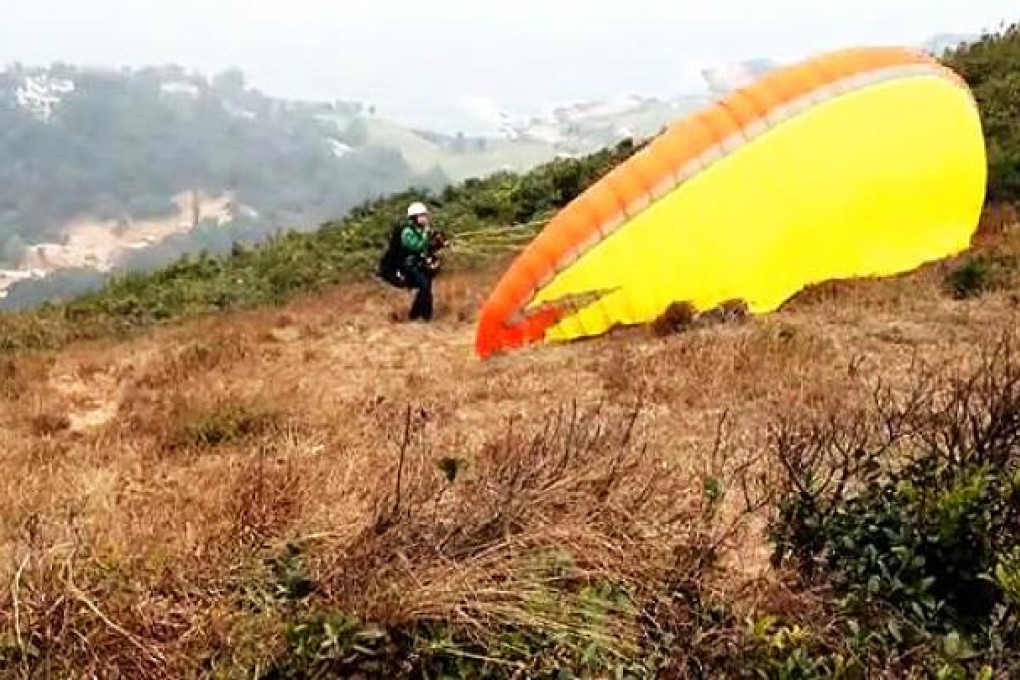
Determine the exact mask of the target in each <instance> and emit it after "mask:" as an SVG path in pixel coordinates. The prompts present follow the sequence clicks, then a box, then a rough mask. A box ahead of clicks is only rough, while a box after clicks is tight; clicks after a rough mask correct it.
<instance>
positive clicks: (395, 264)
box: [376, 222, 408, 288]
mask: <svg viewBox="0 0 1020 680" xmlns="http://www.w3.org/2000/svg"><path fill="white" fill-rule="evenodd" d="M403 231H404V223H403V222H398V223H397V224H396V225H395V226H394V227H393V229H392V230H391V231H390V239H389V242H388V243H387V244H386V250H385V251H384V252H383V254H382V257H381V258H379V266H378V268H377V270H376V273H377V274H378V275H379V278H381V279H382V280H383V281H386V282H387V283H389V284H390V285H393V286H396V287H397V288H406V287H407V285H408V283H407V279H406V277H405V276H404V272H403V264H404V261H405V259H406V258H407V255H408V252H407V249H406V248H404V243H403V240H402V239H401V234H402V233H403Z"/></svg>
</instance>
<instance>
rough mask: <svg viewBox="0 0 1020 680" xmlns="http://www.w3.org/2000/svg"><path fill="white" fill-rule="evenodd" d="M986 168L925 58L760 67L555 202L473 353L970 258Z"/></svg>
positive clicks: (963, 95)
mask: <svg viewBox="0 0 1020 680" xmlns="http://www.w3.org/2000/svg"><path fill="white" fill-rule="evenodd" d="M985 168H986V164H985V149H984V140H983V136H982V131H981V124H980V119H979V116H978V112H977V109H976V106H975V105H974V102H973V99H972V97H971V95H970V92H969V91H968V89H967V87H966V85H965V84H964V83H963V82H962V81H961V80H960V79H959V78H957V77H956V76H955V74H953V73H952V72H950V71H948V70H947V69H945V68H944V67H942V66H941V65H940V64H938V63H937V62H935V61H934V60H932V59H930V58H929V57H927V55H923V54H919V53H914V52H909V51H903V50H892V49H868V50H850V51H844V52H840V53H836V54H832V55H828V56H825V57H821V58H819V59H815V60H813V61H810V62H807V63H805V64H801V65H799V66H795V67H791V68H788V69H783V70H780V71H776V72H773V73H770V74H769V75H767V76H765V77H764V78H762V79H761V80H760V81H759V82H757V83H755V84H754V85H752V86H750V87H749V88H746V89H744V90H740V91H738V92H735V93H733V94H732V95H730V96H729V97H727V98H726V99H724V100H722V101H720V102H719V103H717V104H716V105H714V106H713V107H711V108H709V109H706V110H705V111H702V112H700V113H698V114H696V115H694V116H691V117H689V118H687V119H685V120H683V121H681V122H679V123H678V124H676V125H675V126H673V127H672V128H671V129H669V130H668V131H667V132H666V133H665V134H664V135H662V136H660V137H659V138H658V139H656V140H655V141H653V142H652V143H651V144H650V145H649V146H648V147H646V148H645V149H644V150H642V151H641V152H640V153H638V154H637V155H635V156H634V157H632V158H631V159H630V160H628V161H627V162H626V163H623V164H621V165H620V166H619V167H617V168H616V169H615V170H614V171H613V172H611V173H609V174H608V175H607V176H606V177H604V178H603V179H602V180H600V181H599V182H598V183H596V184H595V185H594V186H592V187H591V188H590V189H589V190H588V191H586V192H585V193H584V194H582V195H581V196H579V197H578V198H577V199H576V200H575V201H573V202H572V203H571V204H570V205H568V206H567V207H566V208H564V210H563V211H561V212H560V213H559V214H558V215H557V216H556V217H555V218H554V219H553V221H552V222H550V224H549V225H547V227H546V228H545V230H543V232H542V233H541V234H539V236H538V237H537V238H536V239H535V240H534V241H533V242H532V243H531V244H530V245H529V248H528V249H527V250H526V251H525V252H524V253H522V254H521V256H520V257H519V258H518V259H517V260H516V261H515V262H514V263H513V265H512V266H511V267H510V269H509V270H508V272H507V273H506V274H505V275H504V277H503V279H502V280H501V281H500V282H499V284H498V285H497V287H496V289H495V290H494V291H493V293H492V295H491V296H490V297H489V299H488V300H487V301H486V304H485V305H484V306H483V309H482V314H481V319H480V321H479V327H478V335H477V338H476V349H477V351H478V353H479V354H480V355H482V356H487V355H489V354H491V353H493V352H496V351H500V350H502V349H505V348H509V347H516V346H520V345H522V344H524V343H526V342H532V341H536V340H541V339H548V340H569V339H573V338H578V337H583V336H590V335H597V334H600V333H604V332H605V331H606V330H608V329H609V328H611V327H613V326H616V325H626V324H638V323H646V322H649V321H651V320H653V319H655V318H656V317H657V316H658V315H660V314H661V313H662V312H663V310H664V309H665V308H666V307H668V306H669V305H670V304H671V303H672V302H675V301H687V302H690V303H692V304H693V305H694V306H695V307H696V308H697V309H707V308H711V307H714V306H716V305H718V304H720V303H722V302H724V301H727V300H732V299H741V300H744V301H745V302H746V303H747V304H748V307H749V309H750V310H751V311H752V312H756V313H762V312H768V311H771V310H774V309H776V308H777V307H778V306H779V305H781V304H782V303H783V302H784V301H785V300H787V299H788V298H789V297H790V296H791V295H793V294H795V293H796V292H797V291H798V290H800V289H802V288H803V287H804V286H806V285H809V284H812V283H816V282H819V281H824V280H828V279H833V278H848V277H859V276H881V275H888V274H894V273H899V272H903V271H906V270H909V269H912V268H915V267H917V266H919V265H920V264H923V263H924V262H927V261H931V260H933V259H937V258H940V257H944V256H946V255H949V254H953V253H956V252H959V251H960V250H963V249H965V248H966V247H967V246H968V244H969V242H970V238H971V236H972V234H973V232H974V230H975V228H976V226H977V222H978V219H979V216H980V211H981V206H982V203H983V201H984V192H985V182H986V169H985ZM579 299H581V300H585V302H584V303H578V300H579Z"/></svg>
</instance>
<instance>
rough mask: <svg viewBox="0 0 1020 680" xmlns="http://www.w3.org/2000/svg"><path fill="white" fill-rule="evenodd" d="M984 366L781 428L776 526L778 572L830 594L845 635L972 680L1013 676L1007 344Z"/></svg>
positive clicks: (1015, 540) (1016, 505)
mask: <svg viewBox="0 0 1020 680" xmlns="http://www.w3.org/2000/svg"><path fill="white" fill-rule="evenodd" d="M982 359H983V360H982V361H981V363H980V365H979V366H978V368H977V369H975V370H974V371H973V372H971V373H966V374H958V375H951V376H948V377H941V376H939V374H937V373H936V372H935V371H932V370H927V369H924V370H921V371H920V372H919V374H918V377H917V378H916V382H915V384H914V385H913V386H912V389H911V390H910V391H909V393H907V394H906V395H905V396H904V395H900V396H897V395H895V393H894V392H892V391H891V390H886V389H881V388H880V389H877V390H876V391H875V392H874V400H873V401H872V403H871V404H870V407H869V408H867V409H861V411H859V412H855V413H848V414H828V415H827V416H825V417H822V418H819V419H817V420H815V421H809V422H800V423H798V422H796V421H795V420H793V419H792V418H791V419H787V420H784V421H783V425H782V426H781V427H779V428H778V429H777V433H776V435H775V439H774V441H773V444H774V446H773V452H774V454H775V456H776V459H777V461H778V462H779V463H780V466H779V467H780V469H781V470H782V475H781V477H780V480H779V499H778V503H777V512H776V515H775V517H774V518H773V521H772V523H771V525H770V536H771V539H772V541H773V543H774V546H775V553H774V561H775V563H776V564H777V565H781V564H783V563H785V562H789V563H791V564H792V566H794V567H795V569H796V570H797V573H798V574H799V578H801V579H803V581H804V582H805V583H806V584H817V583H819V582H822V583H824V584H826V586H827V587H829V588H832V589H834V591H835V592H836V593H837V594H838V595H839V597H840V599H839V600H838V604H839V608H840V609H841V611H843V612H844V613H845V614H846V615H847V616H848V617H849V619H847V625H848V627H849V629H850V630H853V629H854V628H855V627H856V628H857V629H858V631H859V629H860V628H861V627H863V628H865V629H866V632H868V633H873V634H877V637H876V636H875V635H872V643H871V644H874V642H875V640H877V641H878V644H879V645H880V646H881V647H888V648H891V649H896V650H899V652H901V653H905V652H906V651H907V650H915V652H914V653H916V650H917V649H924V650H927V652H928V653H929V654H930V657H929V658H936V659H938V658H942V659H943V660H944V662H946V663H951V664H959V665H960V666H961V667H968V668H971V670H975V669H977V668H978V667H980V666H981V665H982V664H984V663H987V662H990V661H992V660H996V661H998V662H999V663H1001V664H1004V665H1009V664H1013V665H1016V664H1018V663H1020V655H1017V654H1016V652H1015V650H1016V649H1018V648H1020V647H1018V645H1020V609H1018V608H1017V603H1018V602H1020V599H1018V597H1017V594H1018V590H1017V586H1018V584H1020V580H1017V576H1018V575H1020V571H1018V570H1017V565H1018V564H1020V563H1018V561H1017V556H1018V552H1017V546H1018V545H1020V360H1018V357H1017V356H1016V354H1015V350H1014V349H1013V347H1012V343H1011V342H1010V341H1009V340H1005V341H1003V342H1002V343H1001V344H999V345H998V346H996V347H995V348H994V350H993V351H991V352H989V353H987V354H986V355H985V356H984V357H983V358H982ZM953 667H955V666H953Z"/></svg>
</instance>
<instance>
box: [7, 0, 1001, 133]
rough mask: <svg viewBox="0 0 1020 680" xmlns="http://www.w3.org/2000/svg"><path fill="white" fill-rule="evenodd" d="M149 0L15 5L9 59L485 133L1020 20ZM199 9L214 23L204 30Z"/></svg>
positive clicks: (911, 9)
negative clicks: (347, 107)
mask: <svg viewBox="0 0 1020 680" xmlns="http://www.w3.org/2000/svg"><path fill="white" fill-rule="evenodd" d="M145 4H146V6H145V7H139V6H138V5H137V4H132V3H128V2H126V1H125V0H93V1H92V2H89V3H87V4H85V3H70V2H69V1H68V0H37V1H36V2H34V3H32V4H30V5H19V6H15V7H12V8H9V9H8V11H7V15H8V16H7V17H6V20H5V22H4V24H3V26H0V63H3V64H4V65H9V64H14V63H21V64H24V65H38V66H47V65H52V64H53V63H56V62H63V63H66V64H69V65H74V66H78V67H84V68H88V67H99V68H109V69H115V70H120V69H122V68H124V67H128V68H131V69H138V68H145V67H153V66H156V67H158V66H164V65H169V64H176V65H179V66H181V67H182V68H184V69H185V70H186V71H187V72H188V73H200V74H202V75H204V76H212V75H214V74H216V73H219V72H222V71H225V70H228V69H232V68H233V69H238V70H240V71H241V72H243V73H244V75H245V81H246V84H247V85H248V86H249V87H251V88H255V89H258V90H260V91H261V92H263V93H265V94H266V95H268V96H272V97H274V98H279V99H288V100H304V101H334V100H345V101H362V102H365V103H367V104H372V105H374V106H375V107H376V109H377V111H378V114H379V115H380V116H382V117H385V118H387V119H390V120H394V121H395V122H400V123H403V124H407V125H410V126H413V127H420V128H424V129H430V130H437V131H442V132H453V131H456V130H457V129H463V131H464V132H465V133H466V134H474V133H476V132H477V131H479V130H482V129H488V128H489V127H490V126H491V120H489V121H486V119H487V118H488V119H491V118H492V117H493V116H494V115H497V114H498V113H499V112H505V113H508V114H510V115H512V116H513V117H515V118H518V117H525V118H526V117H531V116H534V115H542V114H544V113H546V112H547V111H549V110H551V109H552V108H554V107H555V106H557V105H563V104H570V103H575V102H582V101H611V100H615V99H619V98H622V97H627V96H639V97H652V98H657V99H671V98H674V97H677V96H683V95H691V94H694V95H701V94H711V92H710V90H709V89H708V87H707V83H706V82H705V79H704V78H703V74H702V72H703V71H704V70H706V69H714V68H726V67H729V66H731V65H733V64H738V63H740V62H743V61H750V60H756V59H768V60H772V61H776V62H779V63H786V62H790V61H794V60H797V59H800V58H804V57H806V56H809V55H811V54H816V53H819V52H823V51H828V50H831V49H837V48H840V47H845V46H850V45H874V44H903V45H910V46H917V45H920V44H922V43H923V42H925V41H927V40H930V39H932V38H935V37H937V36H940V35H944V34H964V35H980V34H982V33H984V32H988V31H995V30H998V29H999V28H1000V27H1001V26H1003V25H1005V24H1008V23H1011V22H1012V21H1015V20H1016V19H1015V18H1011V13H1014V14H1016V15H1017V17H1016V18H1020V12H1017V11H1016V10H1015V8H1014V7H1013V4H1012V3H1009V4H1007V3H1006V2H1005V0H983V1H982V2H976V3H969V4H967V5H965V6H961V5H960V3H956V2H951V1H950V0H941V1H939V2H932V3H924V2H921V0H904V2H901V3H899V4H898V6H896V7H890V6H887V5H886V4H885V3H883V2H881V1H880V0H861V2H858V3H857V4H856V5H855V6H854V7H827V8H818V7H816V6H815V5H814V4H812V3H809V2H808V1H807V0H773V2H771V3H768V4H767V5H762V4H755V3H752V2H750V0H741V1H739V2H738V1H734V2H731V3H728V4H727V5H725V6H714V7H697V6H692V3H685V4H683V5H682V6H672V5H667V4H665V3H661V2H655V1H654V0H634V1H632V2H629V3H626V4H624V3H610V2H594V3H586V4H585V5H583V6H582V5H580V3H579V2H578V1H577V0H567V1H565V2H563V3H560V4H558V5H556V6H545V5H542V4H541V3H539V2H538V0H522V1H521V2H519V3H516V4H515V5H514V6H510V5H506V4H499V5H485V6H476V5H468V4H467V3H466V2H465V1H464V0H441V1H438V2H434V3H430V4H429V5H427V6H421V5H418V4H414V3H411V2H410V0H389V1H388V2H372V3H370V2H368V1H367V0H354V1H352V2H348V3H344V4H343V5H342V6H335V5H332V4H329V3H325V2H322V1H321V0H292V2H291V3H288V4H287V5H286V6H280V5H279V4H278V3H271V2H267V1H266V0H257V1H256V2H253V3H250V4H249V5H244V4H242V3H240V2H239V1H238V0H225V1H222V2H218V3H216V4H214V5H212V6H209V5H208V4H204V3H201V2H199V0H182V2H179V3H176V4H170V3H158V2H155V3H145ZM196 21H201V23H202V25H203V27H204V28H203V30H195V24H196ZM493 27H498V29H499V30H493ZM522 46H526V47H527V49H522ZM607 46H612V47H614V48H616V49H607ZM467 55H470V58H468V56H467ZM579 64H583V65H585V66H586V67H585V68H579V66H578V65H579ZM409 65H411V66H412V70H410V71H408V66H409ZM472 123H474V125H475V127H476V129H471V128H472V126H471V124H472Z"/></svg>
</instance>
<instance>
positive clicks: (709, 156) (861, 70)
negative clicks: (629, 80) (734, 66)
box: [475, 48, 967, 357]
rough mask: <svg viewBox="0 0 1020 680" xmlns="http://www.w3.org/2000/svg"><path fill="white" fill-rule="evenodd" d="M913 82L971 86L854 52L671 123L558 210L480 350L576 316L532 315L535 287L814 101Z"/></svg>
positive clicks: (886, 54)
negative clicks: (880, 85)
mask: <svg viewBox="0 0 1020 680" xmlns="http://www.w3.org/2000/svg"><path fill="white" fill-rule="evenodd" d="M910 76H936V77H941V78H946V79H949V80H950V81H952V82H954V83H956V84H957V85H959V86H961V87H964V88H966V87H967V85H966V83H965V82H964V81H963V80H962V79H961V78H960V77H959V76H958V75H957V74H955V73H954V72H953V71H951V70H950V69H948V68H946V67H944V66H943V65H942V64H940V63H939V62H938V61H936V60H935V59H934V58H932V57H930V56H929V55H927V54H925V53H922V52H915V51H912V50H906V49H900V48H863V49H849V50H844V51H840V52H835V53H832V54H827V55H824V56H821V57H818V58H816V59H814V60H810V61H807V62H804V63H801V64H798V65H794V66H790V67H786V68H782V69H777V70H775V71H772V72H770V73H768V74H766V75H765V76H763V77H762V78H760V79H759V80H758V81H757V82H755V83H753V84H752V85H750V86H748V87H745V88H742V89H740V90H737V91H734V92H732V93H730V94H729V95H727V96H726V97H724V98H723V99H721V100H719V101H718V102H716V103H715V104H713V105H712V106H710V107H708V108H706V109H703V110H702V111H700V112H697V113H695V114H693V115H691V116H688V117H686V118H684V119H682V120H680V121H679V122H677V123H675V124H673V125H672V126H670V127H669V128H668V129H667V130H666V132H664V133H663V134H662V135H660V136H659V137H658V138H656V139H655V140H653V141H652V142H651V143H650V144H649V145H648V146H646V147H645V148H644V149H642V150H641V151H640V152H638V153H637V154H635V155H634V156H633V157H631V158H630V159H628V160H627V161H626V162H625V163H622V164H621V165H619V166H618V167H616V168H615V169H613V170H612V171H611V172H609V173H608V174H607V175H606V176H605V177H603V178H602V179H600V180H599V181H598V182H596V183H595V184H594V185H592V186H591V187H589V188H588V189H587V190H586V191H585V192H583V193H582V194H581V195H580V196H578V197H577V198H576V199H575V200H574V201H572V202H571V203H570V204H569V205H567V206H566V207H565V208H564V209H563V210H561V211H560V212H559V213H558V214H557V215H556V216H555V217H554V218H553V220H552V221H551V222H550V223H549V224H548V225H547V226H546V228H545V229H544V230H543V231H542V232H541V233H540V234H539V235H538V236H537V237H536V238H535V239H534V240H533V241H532V242H531V243H530V244H529V245H528V247H527V248H526V249H525V250H524V251H523V252H522V253H521V255H520V256H519V257H518V258H517V259H516V260H515V261H514V263H513V264H512V265H511V267H510V269H509V270H508V271H507V272H506V274H505V275H504V276H503V278H502V279H501V280H500V281H499V283H498V284H497V285H496V287H495V289H494V290H493V291H492V293H491V295H490V296H489V298H488V299H487V300H486V302H485V304H484V305H483V307H482V310H481V314H480V318H479V323H478V331H477V336H476V340H475V349H476V352H477V353H478V354H479V355H480V356H482V357H486V356H489V355H491V354H493V353H495V352H497V351H499V350H500V349H501V348H515V347H519V346H521V345H524V344H527V343H529V342H534V341H538V340H541V339H542V338H543V337H544V335H545V331H546V330H547V329H548V328H549V327H551V326H552V325H554V324H555V323H557V322H558V321H559V320H560V319H562V318H563V317H564V316H565V315H568V314H570V313H572V310H571V309H570V308H566V307H560V306H558V305H555V304H550V305H545V306H542V307H541V308H540V309H538V310H536V311H534V312H527V313H526V312H525V308H526V307H527V306H528V304H530V302H531V301H532V300H533V299H534V297H535V296H536V295H537V294H538V291H540V290H541V289H542V288H544V287H545V286H546V285H548V284H549V283H550V282H551V281H552V280H553V279H554V278H555V277H556V276H557V275H558V274H559V273H560V272H562V271H563V270H565V269H566V268H568V267H570V266H571V265H572V264H573V263H575V262H576V261H577V260H578V259H579V258H580V257H581V256H582V255H584V254H585V253H586V252H588V251H589V250H590V249H591V248H593V247H595V246H596V245H598V243H600V242H601V241H602V240H603V239H605V238H606V237H607V236H609V235H610V234H612V233H613V232H615V231H616V230H617V229H619V228H620V227H621V226H623V225H624V224H625V223H626V222H627V221H628V220H629V219H631V218H633V217H634V216H636V215H638V214H639V213H641V211H643V210H644V209H645V208H647V207H648V206H649V205H651V204H652V203H653V202H654V201H656V200H658V199H660V198H662V197H664V196H666V195H667V194H669V193H670V192H671V191H673V190H674V189H676V188H677V187H678V186H679V185H681V184H683V183H684V182H686V181H687V180H689V179H690V178H692V177H694V176H695V175H697V174H698V173H701V172H703V171H704V170H706V169H707V168H709V167H710V166H711V165H712V164H713V163H715V162H716V161H718V160H719V159H721V158H724V157H725V156H727V155H730V154H732V153H734V152H736V151H738V150H739V149H740V148H741V147H743V146H744V145H746V144H748V143H750V142H751V141H753V140H754V139H755V138H756V137H758V136H760V135H762V134H764V133H766V132H767V131H768V130H769V129H771V128H773V127H775V126H777V125H779V124H781V123H783V122H784V121H787V120H790V119H791V118H794V117H796V116H798V115H800V114H801V113H804V112H805V111H807V110H809V109H811V108H812V107H814V106H816V105H818V104H821V103H823V102H826V101H829V100H831V99H833V98H835V97H838V96H840V95H842V94H846V93H848V92H853V91H856V90H860V89H862V88H865V87H868V86H871V85H875V84H878V83H882V82H886V81H889V80H895V79H899V78H904V77H910Z"/></svg>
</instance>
